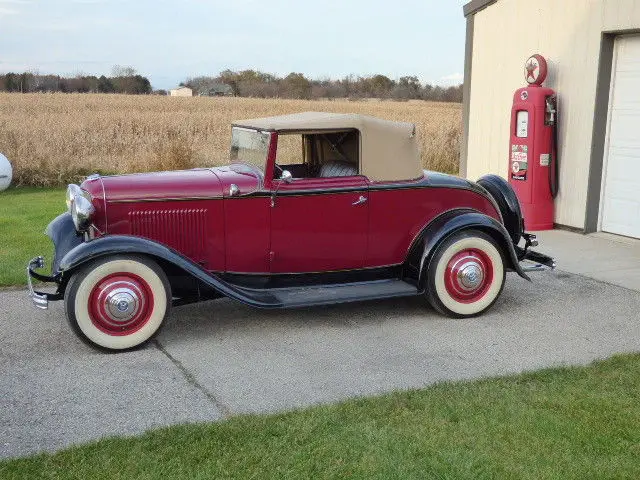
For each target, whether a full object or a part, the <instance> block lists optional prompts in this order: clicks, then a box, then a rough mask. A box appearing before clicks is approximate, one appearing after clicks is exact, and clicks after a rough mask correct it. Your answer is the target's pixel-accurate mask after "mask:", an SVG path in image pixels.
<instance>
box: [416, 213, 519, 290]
mask: <svg viewBox="0 0 640 480" xmlns="http://www.w3.org/2000/svg"><path fill="white" fill-rule="evenodd" d="M463 230H479V231H481V232H484V233H486V234H487V235H489V236H491V237H492V238H493V239H494V240H495V241H496V243H497V244H498V245H499V246H500V247H502V253H503V256H504V259H505V267H506V268H507V269H509V270H512V271H515V272H517V273H518V275H520V276H521V277H522V278H525V279H527V280H529V277H528V276H527V275H526V274H525V273H524V271H523V270H522V267H520V264H519V263H518V257H517V255H516V251H515V248H514V245H513V242H512V241H511V237H510V235H509V233H508V232H507V230H506V229H505V227H504V225H502V224H501V223H500V222H498V221H497V220H495V219H494V218H491V217H489V216H488V215H485V214H483V213H480V212H477V211H475V210H471V209H459V210H450V211H448V212H445V213H443V214H442V215H439V216H438V217H436V218H435V219H434V220H432V221H431V222H430V223H429V224H428V225H427V226H426V227H425V228H424V229H423V230H422V231H421V232H420V234H419V235H418V237H416V239H415V240H414V241H413V244H412V246H411V249H410V250H409V255H408V257H407V260H406V262H405V268H404V272H403V276H404V277H405V279H406V280H409V281H412V282H414V283H416V284H417V285H418V288H419V289H420V290H424V288H425V287H426V272H427V269H428V267H429V263H430V261H431V258H432V257H433V254H434V252H435V250H436V248H437V247H438V245H440V243H441V242H443V241H444V240H445V239H447V238H448V237H450V236H451V235H453V234H455V233H457V232H461V231H463Z"/></svg>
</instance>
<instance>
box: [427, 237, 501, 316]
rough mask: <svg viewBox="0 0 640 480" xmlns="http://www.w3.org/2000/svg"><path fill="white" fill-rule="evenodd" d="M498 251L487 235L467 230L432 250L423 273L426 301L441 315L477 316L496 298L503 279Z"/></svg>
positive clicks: (493, 241)
mask: <svg viewBox="0 0 640 480" xmlns="http://www.w3.org/2000/svg"><path fill="white" fill-rule="evenodd" d="M505 273H506V271H505V267H504V258H503V255H502V249H501V248H500V247H499V246H498V245H497V244H496V242H495V240H494V239H493V238H491V237H490V236H489V235H487V234H485V233H483V232H480V231H476V230H468V231H464V232H460V233H457V234H454V235H453V236H451V237H450V238H448V239H446V240H445V241H444V242H442V244H441V245H439V246H438V248H437V249H436V251H435V253H434V255H433V257H432V259H431V262H430V263H429V268H428V271H427V292H426V295H427V299H428V300H429V303H431V305H432V306H433V307H434V308H435V309H436V310H438V311H439V312H440V313H442V314H444V315H448V316H450V317H455V318H465V317H472V316H475V315H479V314H481V313H482V312H484V311H485V310H487V309H488V308H490V307H491V306H492V305H493V303H494V302H495V301H496V300H497V299H498V296H499V295H500V292H502V288H503V287H504V280H505Z"/></svg>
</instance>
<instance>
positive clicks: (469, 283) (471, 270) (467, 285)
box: [458, 261, 484, 291]
mask: <svg viewBox="0 0 640 480" xmlns="http://www.w3.org/2000/svg"><path fill="white" fill-rule="evenodd" d="M483 280H484V273H483V271H482V266H481V265H480V264H479V263H477V262H474V261H470V262H466V263H464V264H463V265H461V266H460V268H459V270H458V285H459V286H460V288H462V289H463V290H465V291H471V290H475V289H477V288H478V287H480V285H482V282H483Z"/></svg>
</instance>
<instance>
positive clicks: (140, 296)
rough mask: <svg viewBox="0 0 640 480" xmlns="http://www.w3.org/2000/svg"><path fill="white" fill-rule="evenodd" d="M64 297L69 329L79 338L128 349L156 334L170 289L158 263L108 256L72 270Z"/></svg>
mask: <svg viewBox="0 0 640 480" xmlns="http://www.w3.org/2000/svg"><path fill="white" fill-rule="evenodd" d="M64 300H65V302H64V303H65V310H66V313H67V318H68V320H69V322H70V323H71V327H72V328H73V330H74V331H75V332H76V333H77V334H78V336H79V337H80V338H81V339H82V340H84V341H86V342H88V343H89V344H91V345H93V346H96V347H99V348H103V349H107V350H126V349H129V348H133V347H137V346H139V345H142V344H143V343H145V342H147V341H148V340H149V339H151V338H152V337H153V336H154V335H155V334H156V333H157V332H158V330H159V329H160V327H161V326H162V323H163V321H164V319H165V317H166V315H167V314H168V313H169V309H170V307H171V287H170V285H169V281H168V279H167V276H166V275H165V273H164V272H163V271H162V269H161V268H160V267H159V266H158V264H156V263H155V262H154V261H152V260H150V259H148V258H146V257H142V256H116V257H107V258H103V259H99V260H96V261H95V262H91V263H89V264H88V265H87V266H85V267H83V268H82V269H80V270H79V271H78V272H76V273H75V274H74V275H73V277H72V278H71V280H70V281H69V284H68V285H67V289H66V292H65V299H64Z"/></svg>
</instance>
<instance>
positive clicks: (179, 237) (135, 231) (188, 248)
mask: <svg viewBox="0 0 640 480" xmlns="http://www.w3.org/2000/svg"><path fill="white" fill-rule="evenodd" d="M129 225H130V229H131V235H137V236H139V237H145V238H148V239H150V240H155V241H156V242H160V243H163V244H165V245H167V246H168V247H171V248H173V249H174V250H177V251H178V252H180V253H182V254H183V255H185V256H187V257H189V258H191V259H192V260H194V261H195V262H198V263H200V264H201V265H203V266H204V262H205V260H206V258H207V252H206V246H205V245H206V234H207V209H206V208H199V209H171V210H134V211H132V212H129Z"/></svg>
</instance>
